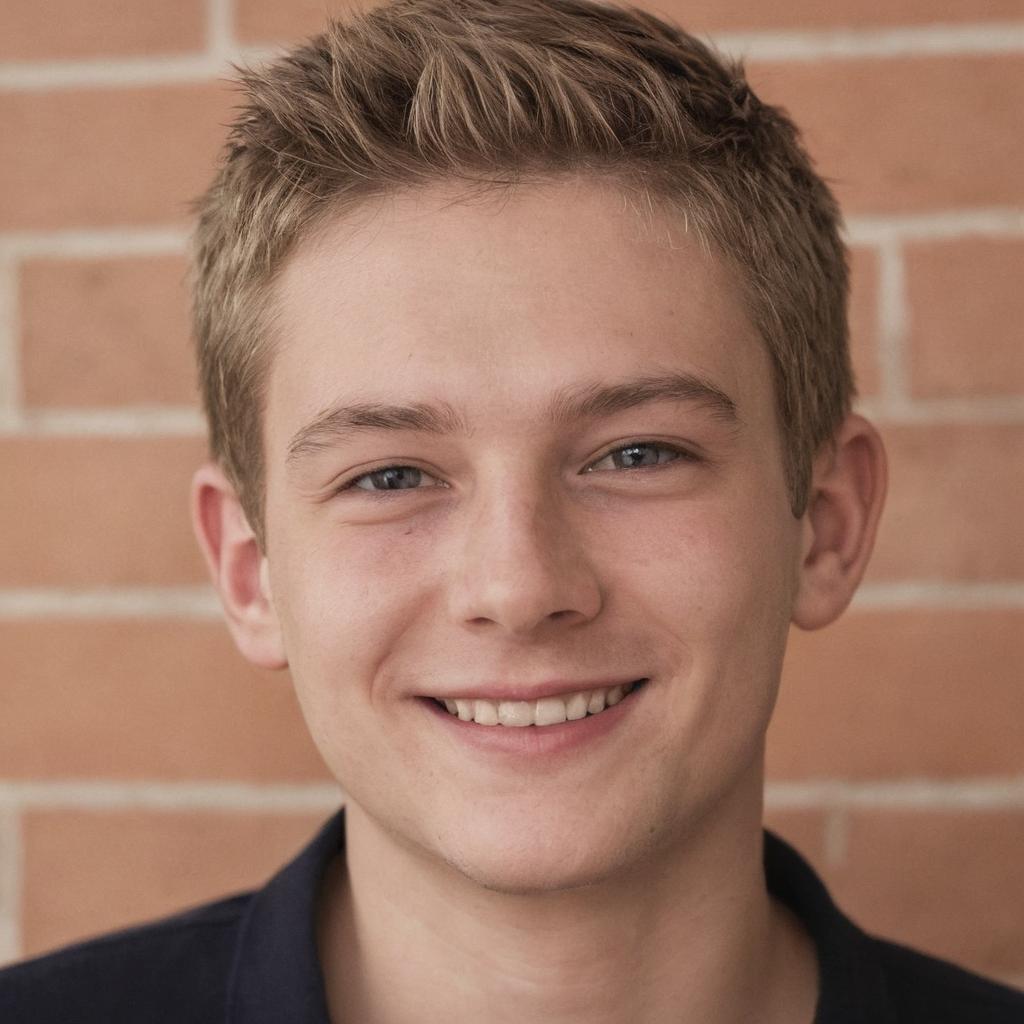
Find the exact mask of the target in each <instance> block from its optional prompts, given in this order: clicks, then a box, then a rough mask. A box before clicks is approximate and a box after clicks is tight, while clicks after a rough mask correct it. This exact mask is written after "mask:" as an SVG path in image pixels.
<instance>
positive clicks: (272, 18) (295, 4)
mask: <svg viewBox="0 0 1024 1024" xmlns="http://www.w3.org/2000/svg"><path fill="white" fill-rule="evenodd" d="M381 2H382V0H292V2H291V3H287V4H282V3H278V2H277V0H236V4H235V8H236V15H235V19H236V34H237V35H238V37H239V39H240V40H241V41H242V42H244V43H266V42H273V41H275V40H279V39H287V40H298V39H304V38H306V37H308V36H311V35H314V34H316V33H317V32H320V31H322V30H323V28H324V27H325V26H326V24H327V20H328V18H329V17H335V18H338V17H341V18H345V19H348V18H349V17H351V15H352V14H353V13H354V12H355V11H358V10H370V9H372V8H374V7H379V6H380V4H381Z"/></svg>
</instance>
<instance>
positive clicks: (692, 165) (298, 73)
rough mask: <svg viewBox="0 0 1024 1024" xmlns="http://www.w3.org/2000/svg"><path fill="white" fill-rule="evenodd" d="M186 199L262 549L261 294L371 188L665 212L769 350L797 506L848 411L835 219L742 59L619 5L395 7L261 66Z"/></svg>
mask: <svg viewBox="0 0 1024 1024" xmlns="http://www.w3.org/2000/svg"><path fill="white" fill-rule="evenodd" d="M239 70H240V75H241V82H242V85H243V88H244V90H245V103H244V106H243V107H242V109H241V111H240V114H239V116H238V117H237V119H236V120H235V122H234V123H233V125H232V126H231V131H230V135H229V138H228V142H227V145H226V147H225V152H224V159H223V162H222V164H221V166H220V168H219V171H218V173H217V175H216V178H215V179H214V181H213V183H212V185H211V186H210V188H209V189H208V191H207V192H206V193H205V194H204V195H203V196H202V197H201V198H200V199H199V200H197V202H196V209H197V212H198V215H199V217H198V225H197V228H196V231H195V235H194V240H193V249H192V256H193V260H192V278H193V292H194V304H193V323H194V333H195V338H196V343H197V352H198V362H199V372H200V388H201V394H202V398H203V404H204V408H205V412H206V416H207V420H208V423H209V430H210V446H211V452H212V454H213V456H214V457H215V458H216V459H217V460H218V461H219V462H220V464H221V465H222V467H223V468H224V470H225V472H226V474H227V475H228V477H229V479H230V480H231V481H232V483H233V484H234V486H235V487H236V489H237V491H238V494H239V497H240V500H241V503H242V507H243V509H244V511H245V513H246V515H247V517H248V519H249V522H250V524H251V525H252V527H253V529H254V531H255V532H256V534H257V537H258V538H259V539H260V542H261V543H262V542H263V540H264V538H263V532H262V531H263V508H262V506H263V480H264V453H263V444H262V411H263V397H264V387H265V382H266V375H267V372H268V367H269V362H270V358H271V355H272V352H271V348H272V346H271V342H270V340H269V336H270V334H271V331H270V329H269V324H270V317H271V315H272V310H271V309H270V308H269V307H270V300H269V296H270V292H271V285H272V283H273V282H274V280H275V277H276V275H277V274H278V272H279V271H280V270H281V268H282V266H283V264H284V262H285V260H286V259H287V257H288V255H289V253H290V252H291V251H292V250H293V249H294V247H295V245H296V243H297V242H298V241H299V240H300V239H302V238H304V237H306V236H307V235H308V234H310V233H311V232H312V231H313V230H314V229H315V228H316V227H317V226H320V225H322V224H323V223H325V222H326V221H327V220H328V219H330V218H334V217H337V216H339V215H344V213H345V212H346V211H348V210H352V209H353V208H354V207H355V206H357V205H358V204H360V203H362V202H365V201H367V200H369V199H371V198H374V197H377V196H380V195H384V194H389V193H393V192H396V191H397V190H399V189H403V190H404V189H408V188H415V187H416V186H421V185H429V184H433V183H436V182H440V181H445V180H457V181H462V182H464V183H465V184H466V186H467V189H468V190H469V189H481V188H482V189H491V188H501V187H507V186H509V185H514V184H516V183H519V182H530V181H540V180H549V179H552V178H557V177H559V176H561V175H580V174H583V175H590V176H593V177H595V178H601V179H603V180H608V181H611V182H616V183H619V184H621V185H623V186H626V187H627V188H628V189H633V190H637V192H638V193H639V194H640V195H642V196H643V197H645V199H646V201H647V202H648V203H650V201H651V199H652V198H653V199H654V200H656V201H657V202H658V205H659V206H661V207H664V208H665V209H667V210H672V211H678V212H679V213H680V214H681V215H682V216H684V217H685V218H686V222H687V224H688V225H689V227H690V228H691V229H692V230H694V231H695V232H696V233H697V235H698V237H700V238H701V240H702V241H703V242H704V244H705V245H707V246H709V247H710V248H711V249H712V250H714V251H715V252H717V253H718V254H719V255H720V257H722V258H723V259H725V260H726V261H727V262H728V263H729V264H731V265H732V266H733V267H734V268H735V270H736V271H737V272H738V277H739V279H740V281H741V284H742V287H743V289H744V297H745V300H746V303H747V308H748V312H749V315H750V317H751V319H752V321H753V322H754V324H755V326H756V327H757V328H758V330H759V331H760V334H761V336H762V337H763V339H764V342H765V345H766V347H767V350H768V353H769V355H770V357H771V361H772V367H773V373H774V384H775V397H776V404H777V413H778V420H779V424H780V429H781V431H782V437H783V441H784V447H785V473H786V481H787V485H788V488H789V495H790V503H791V507H792V511H793V514H794V515H795V516H800V515H802V514H803V512H804V510H805V508H806V505H807V501H808V492H809V484H810V472H811V460H812V458H813V456H814V454H815V453H816V452H817V450H818V449H819V448H820V447H821V446H822V445H823V444H825V443H826V442H828V441H829V440H830V439H831V438H832V437H833V436H834V434H835V431H836V429H837V428H838V426H839V424H840V423H841V422H842V420H843V418H844V417H845V415H846V413H847V412H848V411H849V408H850V403H851V401H852V398H853V394H854V385H853V375H852V371H851V368H850V360H849V353H848V345H847V317H846V305H847V291H848V268H847V254H846V250H845V247H844V245H843V243H842V241H841V239H840V236H839V231H840V215H839V210H838V207H837V205H836V202H835V200H834V198H833V196H832V194H831V193H830V191H829V189H828V187H827V186H826V184H825V183H824V182H823V181H822V179H821V178H820V177H819V176H818V175H817V174H816V173H815V172H814V170H813V168H812V165H811V162H810V159H809V158H808V156H807V154H806V153H805V151H804V150H803V148H802V146H801V144H800V141H799V136H798V132H797V130H796V128H795V127H794V125H793V123H792V122H791V121H790V120H789V118H788V117H787V116H786V114H785V112H784V111H782V110H780V109H779V108H777V107H772V106H768V105H766V104H763V103H761V102H760V100H758V98H757V97H756V96H755V95H754V93H753V92H752V91H751V89H750V87H749V86H748V85H747V83H746V80H745V78H744V74H743V70H742V67H741V66H740V65H739V64H738V63H734V62H731V61H729V60H727V59H725V58H723V57H721V56H719V55H718V54H716V53H715V52H714V51H713V50H712V49H711V48H710V47H709V46H707V45H706V44H704V43H702V42H701V41H699V40H698V39H696V38H694V37H693V36H691V35H689V34H687V33H686V32H684V31H682V30H681V29H680V28H678V27H676V26H673V25H671V24H668V23H667V22H665V21H663V20H660V19H659V18H657V17H655V16H654V15H652V14H649V13H646V12H644V11H641V10H639V9H636V8H626V7H620V6H614V5H611V4H604V3H596V2H592V0H502V2H501V3H495V2H493V0H394V2H392V3H389V4H386V5H385V6H381V7H377V8H374V9H373V10H371V11H369V12H363V13H360V14H358V15H356V16H353V17H352V18H350V19H348V20H342V21H332V22H330V23H329V24H328V26H327V29H326V31H324V32H323V33H322V34H321V35H318V36H316V37H315V38H313V39H311V40H310V41H309V42H307V43H306V44H304V45H302V46H299V47H297V48H295V49H293V50H292V51H291V52H289V53H288V54H286V55H285V56H284V57H282V58H281V59H279V60H277V61H275V62H273V63H270V64H269V65H267V66H265V67H262V68H259V69H239Z"/></svg>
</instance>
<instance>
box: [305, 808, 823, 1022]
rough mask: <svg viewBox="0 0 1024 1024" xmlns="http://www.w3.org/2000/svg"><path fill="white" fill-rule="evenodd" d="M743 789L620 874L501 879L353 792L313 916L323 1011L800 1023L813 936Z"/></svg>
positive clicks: (403, 1016) (355, 1016) (805, 1013)
mask: <svg viewBox="0 0 1024 1024" xmlns="http://www.w3.org/2000/svg"><path fill="white" fill-rule="evenodd" d="M758 794H759V791H758ZM756 804H757V807H756V814H754V815H750V814H749V813H747V814H745V815H743V816H742V817H743V818H744V819H747V820H746V822H745V827H743V828H741V829H737V822H736V821H735V820H733V816H732V815H725V816H724V819H723V820H720V821H719V820H715V821H707V822H704V823H702V825H701V827H700V829H699V831H695V833H694V834H693V835H692V836H688V837H687V839H686V840H685V842H683V843H681V844H678V845H677V846H676V847H674V848H673V849H672V850H671V851H670V852H669V853H667V854H665V853H663V854H659V855H658V856H657V858H656V859H653V860H652V862H651V863H649V864H644V865H634V866H632V867H631V870H630V871H629V872H623V873H622V877H615V878H612V879H608V880H606V881H605V882H601V883H598V884H594V885H588V886H585V887H583V888H580V889H573V890H568V891H561V892H546V893H537V894H528V895H520V894H516V895H510V894H507V893H498V892H493V891H490V890H485V889H482V888H481V887H480V886H479V885H477V884H476V883H475V882H473V881H471V880H469V879H467V878H466V877H465V876H464V875H462V874H460V873H459V872H457V871H455V870H454V869H452V868H450V867H449V866H448V865H443V864H441V865H439V864H437V863H436V862H433V863H431V862H428V861H426V860H425V859H424V858H421V857H418V856H416V855H415V854H414V853H412V852H410V851H409V850H408V849H407V848H405V847H403V846H401V845H399V844H397V843H395V842H394V840H393V839H392V838H391V837H390V836H389V835H388V834H387V833H386V832H384V831H383V830H381V829H380V828H379V827H378V825H377V824H376V822H375V821H374V820H373V819H371V818H370V817H368V816H367V815H366V814H365V813H364V812H363V811H362V810H361V809H360V808H359V807H358V805H356V804H354V803H350V804H349V805H348V807H347V808H346V856H345V858H340V857H339V858H338V859H337V861H336V862H335V864H334V865H333V866H332V869H331V871H330V873H329V875H328V878H327V881H326V885H325V889H324V892H323V899H322V903H321V906H322V913H321V920H320V923H319V941H320V952H321V961H322V963H323V965H324V974H325V979H326V987H327V996H328V1005H329V1007H330V1010H331V1016H332V1019H334V1020H338V1021H347V1020H360V1021H367V1022H372V1024H407V1022H411V1021H417V1022H427V1024H430V1022H434V1021H437V1022H441V1021H445V1022H449V1021H453V1020H455V1021H461V1020H488V1021H495V1022H504V1021H509V1022H512V1021H515V1022H523V1021H544V1022H545V1024H577V1022H580V1024H582V1022H587V1024H611V1022H621V1021H623V1020H629V1021H632V1022H636V1024H662V1022H664V1024H669V1022H671V1024H679V1022H680V1021H700V1022H702V1024H734V1022H735V1024H738V1022H740V1021H748V1020H752V1019H756V1020H758V1021H762V1022H765V1024H772V1022H775V1021H779V1022H781V1021H787V1022H791V1024H792V1022H798V1024H805V1022H806V1024H809V1022H810V1021H811V1019H812V1017H813V1011H814V1000H815V992H816V979H815V964H814V953H813V948H812V947H811V945H810V941H809V939H807V937H806V936H805V935H804V933H803V931H802V929H801V928H800V927H799V925H798V924H796V922H795V920H794V919H793V918H792V916H791V914H790V913H789V912H788V911H786V910H785V909H783V908H782V907H780V906H778V905H777V904H775V903H774V902H773V901H772V900H771V899H770V897H769V895H768V892H767V890H766V887H765V880H764V874H763V868H762V847H761V843H762V833H761V825H760V796H759V795H758V797H757V800H756ZM748 810H749V809H748Z"/></svg>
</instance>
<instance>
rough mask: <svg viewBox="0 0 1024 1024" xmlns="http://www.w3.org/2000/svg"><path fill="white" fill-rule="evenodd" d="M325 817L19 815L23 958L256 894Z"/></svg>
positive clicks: (54, 812) (152, 813)
mask: <svg viewBox="0 0 1024 1024" xmlns="http://www.w3.org/2000/svg"><path fill="white" fill-rule="evenodd" d="M326 818H327V814H323V815H314V814H310V813H301V814H282V813H275V814H271V813H265V814H258V813H243V812H231V811H167V812H161V811H146V810H123V811H78V810H59V811H58V810H46V811H42V810H37V811H29V812H27V813H26V814H25V818H24V895H23V902H22V936H23V945H24V952H25V954H26V955H34V954H37V953H42V952H44V951H45V950H48V949H51V948H53V947H55V946H58V945H63V944H65V943H68V942H72V941H75V940H77V939H83V938H87V937H90V936H93V935H96V934H97V933H100V932H104V931H109V930H112V929H115V928H120V927H123V926H126V925H129V924H134V923H137V922H139V921H143V920H149V919H152V918H155V917H162V916H164V915H166V914H170V913H174V912H176V911H178V910H181V909H183V908H184V907H186V906H191V905H194V904H197V903H202V902H205V901H207V900H211V899H217V898H220V897H223V896H227V895H234V894H236V893H238V892H241V891H245V890H249V889H253V888H256V887H258V886H260V885H262V883H263V882H264V881H265V880H266V879H267V878H268V877H269V876H270V875H272V874H273V873H274V872H275V871H276V870H277V869H278V868H279V867H281V866H283V865H284V864H285V863H287V862H288V861H289V860H290V859H291V858H292V857H293V856H294V855H295V854H296V853H297V852H298V851H299V850H300V849H301V848H302V847H303V846H304V845H305V843H306V842H307V841H308V840H309V839H311V838H312V836H313V835H314V834H315V832H316V829H317V827H318V826H319V824H320V823H321V821H323V820H326Z"/></svg>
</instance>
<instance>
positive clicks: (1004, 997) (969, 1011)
mask: <svg viewBox="0 0 1024 1024" xmlns="http://www.w3.org/2000/svg"><path fill="white" fill-rule="evenodd" d="M870 942H871V944H872V945H873V946H874V949H875V953H876V955H877V957H878V959H879V960H880V962H881V964H882V968H883V971H884V974H885V979H886V984H887V987H888V990H889V996H890V998H891V1000H892V1004H893V1006H894V1007H895V1009H896V1010H897V1019H898V1020H899V1021H900V1022H901V1024H904V1022H906V1024H917V1022H920V1024H1022V1022H1024V992H1020V991H1018V990H1017V989H1012V988H1009V987H1007V986H1005V985H1001V984H999V983H998V982H995V981H992V980H990V979H989V978H984V977H982V976H981V975H979V974H974V973H972V972H971V971H967V970H964V969H963V968H961V967H957V966H956V965H955V964H952V963H948V962H947V961H945V960H938V959H936V958H935V957H931V956H926V955H925V954H924V953H920V952H917V951H916V950H913V949H909V948H907V947H906V946H901V945H899V944H898V943H895V942H888V941H885V940H883V939H871V940H870Z"/></svg>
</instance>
